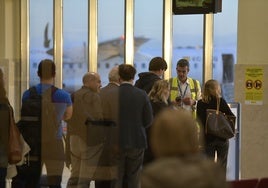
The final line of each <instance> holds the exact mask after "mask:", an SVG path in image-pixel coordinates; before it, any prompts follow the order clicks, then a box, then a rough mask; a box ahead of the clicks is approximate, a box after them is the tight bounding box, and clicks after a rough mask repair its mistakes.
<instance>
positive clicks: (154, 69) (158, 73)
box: [135, 57, 167, 94]
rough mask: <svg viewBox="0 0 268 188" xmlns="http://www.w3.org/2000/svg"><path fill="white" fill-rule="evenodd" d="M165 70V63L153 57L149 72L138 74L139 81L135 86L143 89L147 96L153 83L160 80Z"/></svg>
mask: <svg viewBox="0 0 268 188" xmlns="http://www.w3.org/2000/svg"><path fill="white" fill-rule="evenodd" d="M166 69H167V63H166V61H165V60H164V59H163V58H162V57H154V58H153V59H151V61H150V64H149V72H142V73H140V74H139V79H138V80H137V81H136V83H135V86H136V87H138V88H140V89H143V90H145V91H146V93H147V94H148V93H149V92H150V91H151V89H152V87H153V85H154V83H155V81H157V80H160V79H161V77H162V76H163V74H164V72H165V71H166Z"/></svg>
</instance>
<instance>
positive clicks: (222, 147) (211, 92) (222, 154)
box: [196, 79, 234, 171]
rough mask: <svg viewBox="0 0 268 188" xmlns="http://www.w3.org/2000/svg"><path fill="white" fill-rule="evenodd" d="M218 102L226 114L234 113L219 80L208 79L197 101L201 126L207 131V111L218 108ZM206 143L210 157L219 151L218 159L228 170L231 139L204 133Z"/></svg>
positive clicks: (213, 156)
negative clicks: (222, 91)
mask: <svg viewBox="0 0 268 188" xmlns="http://www.w3.org/2000/svg"><path fill="white" fill-rule="evenodd" d="M217 104H219V110H220V111H221V112H223V113H225V114H226V115H234V114H233V113H232V111H231V109H230V107H229V106H228V104H227V102H226V101H225V99H224V98H222V96H221V87H220V84H219V82H218V81H217V80H213V79H212V80H208V81H207V82H206V83H205V85H204V89H203V92H202V99H200V100H199V101H198V103H197V110H196V113H197V118H198V121H199V124H200V125H201V128H203V131H202V132H204V133H205V125H206V111H207V109H217ZM204 138H205V144H204V149H205V153H206V155H207V156H208V157H210V158H212V159H213V160H214V158H215V153H216V152H217V161H219V162H220V164H221V166H222V167H223V169H224V170H225V171H226V165H227V157H228V149H229V140H228V139H223V138H219V137H217V136H214V135H211V134H206V133H205V134H204Z"/></svg>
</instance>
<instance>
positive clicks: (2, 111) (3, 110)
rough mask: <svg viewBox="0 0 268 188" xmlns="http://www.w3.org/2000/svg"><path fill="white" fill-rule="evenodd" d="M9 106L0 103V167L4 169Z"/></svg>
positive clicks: (6, 159) (5, 164) (6, 162)
mask: <svg viewBox="0 0 268 188" xmlns="http://www.w3.org/2000/svg"><path fill="white" fill-rule="evenodd" d="M9 110H10V108H9V105H8V104H6V103H0V120H1V123H0V167H1V168H6V167H7V165H8V157H7V150H8V147H7V146H8V135H9V134H8V133H9V121H10V118H9Z"/></svg>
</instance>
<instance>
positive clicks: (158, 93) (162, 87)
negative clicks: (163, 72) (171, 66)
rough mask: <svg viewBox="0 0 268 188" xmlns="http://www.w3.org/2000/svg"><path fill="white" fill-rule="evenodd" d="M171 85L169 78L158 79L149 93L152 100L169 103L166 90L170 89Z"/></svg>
mask: <svg viewBox="0 0 268 188" xmlns="http://www.w3.org/2000/svg"><path fill="white" fill-rule="evenodd" d="M169 87H170V85H169V82H168V81H167V80H157V81H156V82H155V83H154V85H153V87H152V89H151V91H150V92H149V94H148V95H149V98H150V100H152V101H154V102H158V101H162V102H165V103H166V104H167V103H168V102H167V98H166V97H165V91H166V90H169Z"/></svg>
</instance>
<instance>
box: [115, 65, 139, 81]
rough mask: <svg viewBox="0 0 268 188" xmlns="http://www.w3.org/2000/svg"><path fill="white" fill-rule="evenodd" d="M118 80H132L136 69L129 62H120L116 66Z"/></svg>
mask: <svg viewBox="0 0 268 188" xmlns="http://www.w3.org/2000/svg"><path fill="white" fill-rule="evenodd" d="M118 72H119V77H120V82H123V81H126V82H132V81H133V80H134V78H135V74H136V69H135V68H134V67H133V66H132V65H129V64H121V65H119V67H118Z"/></svg>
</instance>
